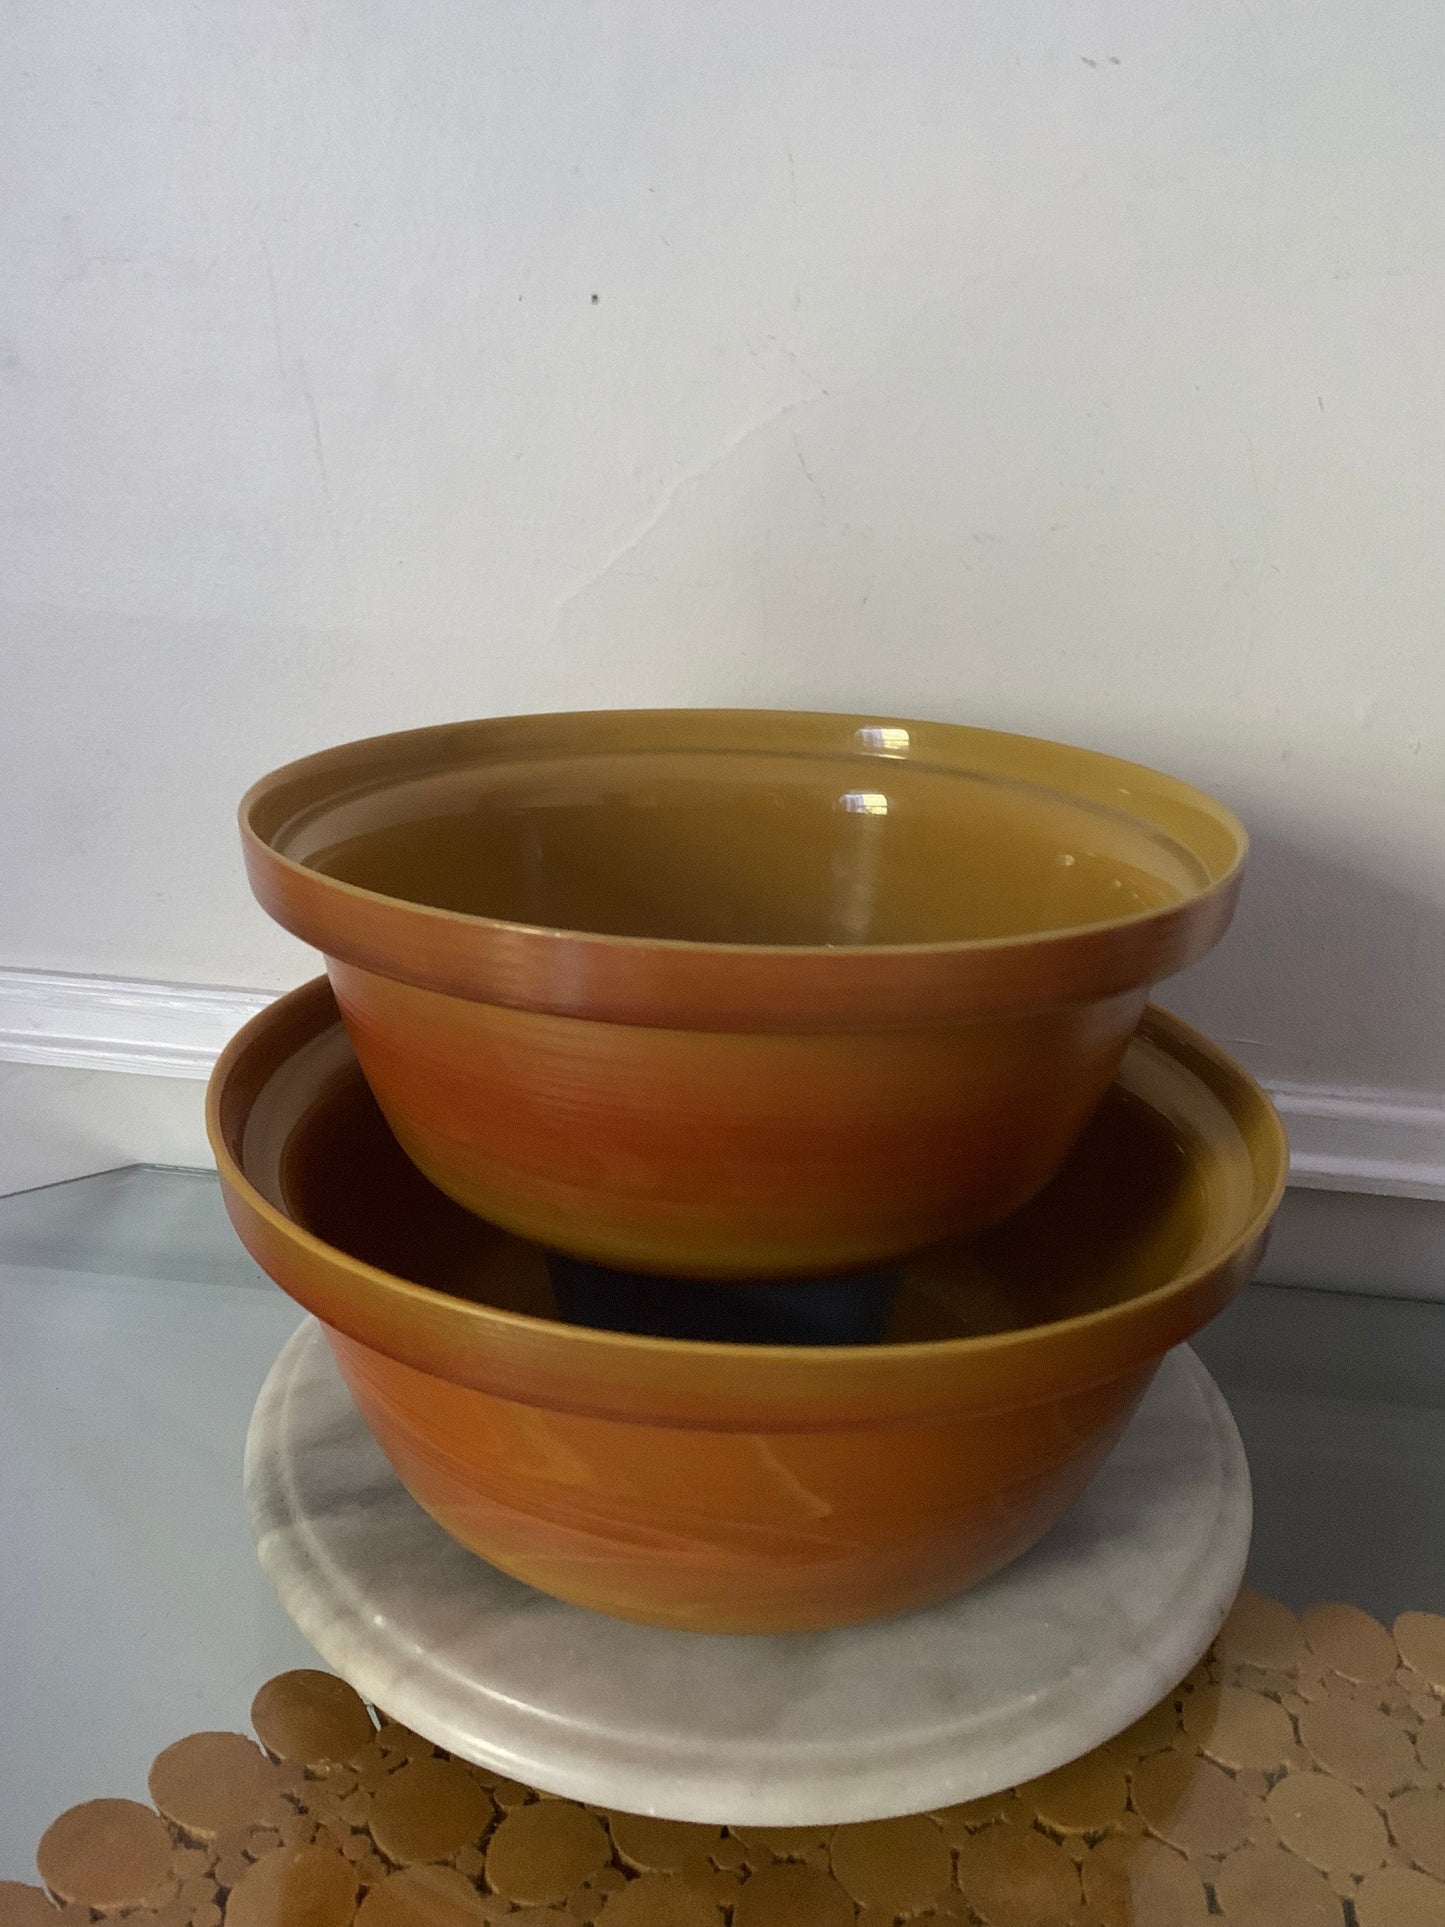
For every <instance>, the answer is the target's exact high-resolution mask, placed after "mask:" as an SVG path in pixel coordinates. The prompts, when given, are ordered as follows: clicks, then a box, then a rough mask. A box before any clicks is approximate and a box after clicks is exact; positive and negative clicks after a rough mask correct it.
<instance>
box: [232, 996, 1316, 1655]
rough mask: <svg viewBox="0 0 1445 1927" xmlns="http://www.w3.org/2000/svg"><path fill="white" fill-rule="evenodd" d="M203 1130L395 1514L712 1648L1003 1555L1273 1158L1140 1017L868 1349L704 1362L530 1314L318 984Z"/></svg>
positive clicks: (721, 1350) (1180, 1316)
mask: <svg viewBox="0 0 1445 1927" xmlns="http://www.w3.org/2000/svg"><path fill="white" fill-rule="evenodd" d="M208 1123H209V1128H210V1132H211V1142H212V1144H213V1146H214V1148H215V1152H216V1159H217V1162H218V1164H219V1166H220V1171H221V1180H222V1184H223V1187H224V1191H225V1198H226V1205H227V1209H228V1210H229V1211H230V1214H231V1218H232V1221H233V1223H234V1224H235V1226H236V1229H237V1231H238V1232H239V1233H240V1235H241V1238H242V1240H243V1241H244V1243H245V1245H246V1246H247V1249H248V1250H249V1251H250V1252H251V1254H252V1255H253V1257H255V1258H256V1260H257V1261H258V1263H260V1264H261V1265H262V1266H263V1267H264V1268H265V1269H266V1270H267V1271H268V1272H269V1273H270V1274H271V1276H272V1277H273V1278H274V1279H275V1280H276V1282H277V1283H278V1284H279V1285H281V1286H282V1288H283V1289H284V1290H285V1291H287V1292H289V1293H290V1294H291V1296H292V1297H293V1298H295V1299H297V1300H298V1301H299V1302H300V1303H301V1304H303V1305H304V1306H306V1308H307V1309H308V1310H309V1311H312V1312H314V1313H315V1314H316V1316H317V1317H318V1318H319V1319H320V1320H321V1321H322V1323H323V1325H324V1326H325V1327H326V1332H327V1337H328V1339H329V1341H330V1343H331V1347H332V1350H333V1351H334V1353H335V1355H336V1359H337V1362H338V1364H339V1365H340V1367H341V1370H342V1373H343V1375H344V1376H345V1379H346V1382H347V1384H348V1386H349V1387H350V1389H351V1392H352V1395H353V1397H354V1398H355V1400H356V1403H357V1405H358V1407H359V1408H360V1411H361V1413H362V1415H363V1417H364V1418H365V1420H366V1422H367V1424H368V1425H369V1427H370V1428H371V1430H372V1432H373V1434H374V1435H375V1437H376V1438H377V1440H378V1442H379V1443H380V1445H381V1446H382V1449H383V1450H384V1451H385V1453H386V1455H387V1457H388V1458H389V1459H390V1461H391V1463H392V1465H393V1466H394V1467H395V1469H396V1471H397V1473H398V1475H399V1476H400V1478H401V1480H402V1482H403V1483H404V1484H405V1486H406V1487H407V1489H408V1490H409V1491H410V1492H411V1493H412V1495H413V1496H414V1497H415V1498H416V1499H417V1500H418V1502H419V1503H420V1504H421V1505H422V1506H424V1507H425V1508H426V1510H427V1511H428V1512H429V1513H431V1514H432V1516H433V1517H434V1518H435V1519H436V1520H438V1521H439V1523H440V1524H441V1525H442V1526H444V1527H445V1528H446V1530H447V1531H448V1532H450V1533H451V1534H452V1535H453V1537H454V1538H456V1539H458V1540H460V1541H461V1542H462V1544H464V1545H466V1546H469V1547H470V1548H472V1550H473V1551H475V1552H478V1553H480V1554H481V1555H482V1556H483V1557H484V1558H486V1559H488V1560H490V1561H492V1562H493V1564H495V1565H497V1566H499V1567H501V1568H502V1569H503V1570H504V1571H506V1572H509V1573H512V1574H514V1575H515V1576H516V1577H517V1578H519V1579H523V1580H525V1581H527V1582H528V1583H529V1584H531V1585H534V1586H537V1587H539V1588H540V1589H541V1590H542V1591H544V1592H549V1593H553V1594H555V1595H556V1596H557V1597H559V1598H562V1599H567V1600H571V1601H574V1602H575V1603H576V1604H578V1605H583V1606H591V1607H594V1608H597V1609H598V1610H600V1611H603V1612H608V1613H613V1614H617V1615H619V1616H621V1617H623V1618H627V1619H636V1620H641V1621H644V1622H646V1623H649V1624H653V1625H662V1626H675V1627H691V1628H694V1629H697V1630H702V1631H710V1632H787V1631H797V1630H805V1629H816V1628H821V1627H828V1626H840V1625H845V1624H848V1623H850V1622H853V1621H857V1620H864V1619H871V1618H876V1617H880V1616H882V1615H884V1614H888V1613H894V1612H900V1611H902V1610H904V1609H906V1608H910V1607H916V1606H923V1605H927V1604H929V1603H931V1602H933V1601H935V1600H938V1599H941V1598H945V1597H947V1596H948V1595H949V1594H952V1593H955V1592H959V1591H962V1590H963V1589H964V1588H966V1587H968V1586H971V1585H974V1584H975V1583H976V1582H977V1581H979V1580H981V1579H983V1578H985V1577H986V1576H987V1575H988V1574H989V1573H991V1572H994V1571H996V1570H997V1569H998V1568H1000V1567H1001V1566H1004V1565H1006V1564H1007V1563H1008V1562H1009V1561H1010V1560H1012V1559H1015V1558H1017V1557H1018V1556H1019V1554H1021V1553H1023V1552H1025V1551H1026V1550H1027V1549H1028V1548H1029V1547H1030V1546H1031V1545H1033V1544H1034V1542H1035V1541H1036V1540H1038V1539H1039V1538H1040V1537H1042V1535H1043V1534H1044V1533H1045V1532H1046V1531H1047V1530H1048V1528H1049V1527H1050V1526H1051V1525H1053V1524H1054V1523H1055V1521H1056V1520H1058V1519H1059V1518H1061V1517H1062V1516H1063V1514H1064V1513H1065V1512H1066V1511H1067V1510H1068V1508H1069V1507H1070V1506H1071V1505H1072V1504H1073V1502H1074V1500H1075V1499H1076V1498H1077V1497H1078V1496H1079V1494H1080V1493H1081V1492H1082V1490H1083V1488H1084V1486H1085V1485H1086V1484H1087V1482H1088V1480H1089V1479H1090V1477H1091V1476H1092V1475H1093V1473H1094V1471H1095V1470H1096V1469H1097V1468H1098V1466H1099V1465H1100V1464H1101V1462H1102V1461H1103V1459H1104V1457H1105V1455H1106V1454H1107V1452H1108V1451H1109V1449H1110V1447H1111V1446H1112V1445H1113V1444H1114V1442H1115V1440H1116V1439H1117V1438H1118V1437H1119V1435H1120V1433H1121V1432H1122V1431H1123V1429H1124V1427H1125V1425H1126V1424H1127V1423H1128V1420H1129V1418H1130V1416H1131V1414H1132V1413H1133V1411H1134V1408H1135V1406H1136V1405H1137V1404H1138V1402H1139V1400H1140V1398H1141V1397H1142V1396H1143V1394H1144V1391H1145V1389H1146V1388H1147V1386H1148V1384H1149V1381H1150V1380H1151V1378H1152V1377H1153V1375H1154V1371H1155V1369H1156V1367H1157V1365H1158V1363H1159V1360H1160V1358H1161V1357H1162V1356H1163V1355H1164V1353H1165V1352H1166V1351H1167V1350H1168V1349H1169V1348H1170V1347H1171V1346H1172V1345H1175V1344H1177V1343H1178V1342H1179V1341H1180V1340H1181V1339H1185V1338H1187V1337H1188V1336H1189V1335H1190V1334H1191V1333H1192V1332H1194V1331H1196V1330H1198V1328H1199V1327H1200V1326H1201V1325H1202V1324H1204V1323H1205V1321H1206V1320H1207V1319H1209V1318H1210V1317H1212V1316H1213V1315H1214V1313H1215V1312H1217V1311H1218V1310H1219V1309H1220V1308H1221V1307H1222V1306H1223V1305H1224V1304H1226V1303H1227V1302H1228V1301H1229V1299H1231V1298H1232V1297H1233V1296H1234V1294H1235V1293H1236V1292H1237V1291H1238V1290H1239V1289H1240V1287H1241V1286H1242V1285H1243V1284H1244V1283H1245V1281H1246V1279H1247V1278H1248V1277H1249V1275H1250V1272H1251V1270H1252V1269H1253V1267H1254V1265H1255V1263H1256V1262H1257V1260H1258V1258H1259V1255H1260V1252H1261V1250H1262V1248H1263V1244H1264V1239H1265V1234H1266V1230H1267V1227H1268V1225H1269V1221H1270V1218H1271V1216H1272V1214H1273V1212H1274V1209H1275V1206H1276V1204H1277V1203H1278V1200H1279V1196H1280V1191H1281V1188H1282V1186H1283V1183H1284V1178H1285V1169H1286V1145H1285V1139H1284V1133H1283V1131H1282V1129H1281V1126H1280V1123H1279V1120H1278V1118H1277V1117H1276V1116H1275V1113H1274V1111H1273V1109H1272V1107H1271V1105H1270V1103H1269V1100H1268V1098H1266V1097H1265V1095H1264V1094H1263V1092H1262V1091H1260V1089H1259V1088H1258V1086H1257V1085H1255V1084H1254V1083H1253V1082H1252V1081H1251V1080H1250V1079H1249V1078H1248V1077H1247V1076H1246V1075H1245V1073H1244V1072H1243V1071H1242V1070H1240V1069H1239V1068H1238V1066H1237V1065H1235V1064H1233V1063H1231V1062H1230V1060H1229V1059H1228V1058H1227V1057H1225V1056H1224V1055H1223V1054H1222V1053H1221V1052H1219V1051H1217V1050H1215V1049H1214V1048H1213V1047H1212V1046H1211V1045H1210V1044H1208V1043H1207V1042H1206V1041H1205V1040H1204V1039H1203V1038H1201V1037H1199V1036H1198V1035H1197V1034H1196V1033H1194V1032H1193V1031H1191V1030H1189V1029H1188V1028H1187V1027H1186V1026H1185V1025H1183V1024H1181V1023H1179V1022H1178V1021H1177V1020H1176V1019H1174V1018H1172V1017H1167V1016H1165V1015H1163V1014H1162V1013H1160V1012H1153V1013H1151V1014H1150V1015H1149V1016H1148V1017H1147V1018H1146V1019H1145V1022H1144V1024H1143V1026H1142V1028H1141V1030H1140V1031H1139V1033H1138V1035H1137V1036H1136V1038H1135V1039H1134V1041H1133V1043H1132V1044H1131V1045H1130V1047H1129V1050H1128V1052H1127V1054H1126V1056H1125V1059H1124V1063H1123V1066H1122V1070H1121V1073H1120V1077H1119V1079H1118V1081H1117V1083H1116V1084H1115V1085H1114V1087H1113V1088H1112V1090H1111V1091H1110V1092H1109V1094H1108V1096H1107V1097H1106V1098H1105V1100H1104V1102H1103V1104H1102V1105H1101V1106H1100V1108H1099V1110H1098V1112H1097V1114H1096V1115H1095V1117H1094V1119H1093V1121H1092V1122H1091V1123H1090V1125H1089V1126H1088V1128H1087V1130H1086V1131H1085V1133H1084V1135H1083V1138H1082V1139H1081V1141H1080V1143H1079V1145H1078V1147H1077V1148H1076V1150H1075V1151H1074V1153H1073V1155H1072V1157H1071V1158H1070V1159H1069V1160H1068V1162H1067V1163H1066V1165H1065V1166H1064V1168H1063V1170H1062V1171H1061V1172H1060V1173H1059V1175H1058V1177H1057V1178H1056V1179H1055V1180H1054V1182H1053V1184H1052V1185H1051V1186H1050V1187H1049V1188H1048V1190H1047V1191H1046V1192H1045V1193H1043V1194H1042V1195H1041V1196H1040V1197H1039V1198H1037V1199H1036V1200H1035V1201H1034V1202H1033V1203H1032V1204H1030V1205H1029V1206H1027V1207H1026V1208H1025V1209H1024V1210H1023V1211H1022V1212H1020V1213H1019V1214H1018V1215H1017V1216H1016V1217H1014V1218H1012V1219H1010V1220H1009V1221H1008V1222H1007V1223H1006V1224H1004V1225H1001V1226H998V1227H996V1228H995V1229H994V1230H993V1231H991V1232H989V1233H987V1234H985V1235H984V1236H983V1237H982V1238H980V1239H978V1240H977V1241H976V1242H974V1243H973V1244H971V1245H968V1246H964V1245H958V1244H955V1245H952V1246H946V1247H942V1248H940V1249H938V1250H936V1251H933V1252H930V1253H928V1254H926V1255H925V1256H923V1257H920V1258H917V1259H916V1260H914V1261H913V1262H911V1263H910V1264H908V1265H907V1266H905V1267H904V1268H903V1277H902V1283H901V1286H900V1289H899V1291H898V1295H897V1298H896V1301H895V1304H894V1308H893V1314H892V1322H891V1325H890V1326H889V1328H888V1330H887V1331H886V1333H885V1338H884V1341H883V1342H881V1343H878V1344H873V1345H813V1346H786V1345H746V1344H716V1343H708V1342H702V1341H697V1340H680V1339H659V1338H648V1337H635V1336H630V1335H627V1334H625V1333H620V1332H616V1331H602V1330H595V1329H591V1328H589V1327H585V1326H580V1325H573V1324H566V1323H563V1322H560V1321H559V1320H558V1319H557V1317H556V1316H555V1311H556V1306H555V1301H554V1299H553V1297H552V1291H551V1286H550V1283H549V1280H548V1269H547V1262H546V1255H545V1253H543V1252H542V1251H541V1250H540V1249H539V1248H538V1247H536V1246H535V1245H530V1244H527V1243H524V1242H523V1241H521V1240H520V1239H517V1238H515V1237H512V1236H510V1235H509V1234H507V1233H506V1232H503V1231H500V1230H498V1229H496V1228H495V1227H493V1226H490V1225H487V1224H485V1223H483V1222H482V1221H481V1220H480V1219H478V1218H475V1217H473V1216H472V1215H471V1214H470V1213H469V1212H467V1211H465V1210H463V1209H461V1208H460V1207H459V1206H457V1205H456V1204H454V1203H453V1202H452V1201H451V1200H450V1199H448V1198H446V1197H445V1196H444V1195H443V1194H442V1193H441V1192H440V1191H438V1190H436V1189H435V1188H434V1187H433V1186H432V1185H430V1184H429V1183H428V1182H427V1180H426V1179H425V1178H424V1177H422V1175H421V1174H420V1173H419V1172H418V1171H417V1170H416V1169H415V1167H414V1166H413V1165H412V1164H411V1163H410V1162H409V1161H408V1159H407V1158H406V1157H405V1155H404V1154H403V1153H402V1151H401V1149H400V1148H399V1146H398V1145H397V1143H396V1141H395V1139H394V1138H393V1137H392V1135H391V1133H390V1131H389V1130H388V1129H387V1126H386V1124H385V1121H384V1120H383V1118H382V1116H381V1114H380V1112H379V1111H378V1109H377V1106H376V1104H375V1102H374V1100H373V1098H372V1096H371V1093H370V1091H369V1090H368V1088H367V1085H366V1082H365V1080H364V1079H363V1077H362V1075H361V1072H360V1070H359V1069H358V1066H357V1063H356V1059H355V1057H354V1056H353V1054H352V1051H351V1047H350V1044H349V1043H348V1041H347V1037H346V1033H345V1031H344V1029H343V1028H342V1026H341V1024H340V1022H339V1021H338V1018H337V1013H336V1006H335V1002H334V1000H333V998H332V994H331V991H330V989H329V987H328V985H327V983H326V981H325V980H324V979H320V980H318V981H317V982H316V983H314V984H311V985H308V986H307V987H306V988H305V989H303V990H299V991H295V992H293V993H292V994H291V995H290V996H288V997H284V998H282V999H281V1001H280V1002H279V1003H277V1004H275V1005H273V1006H272V1007H271V1009H269V1010H268V1011H266V1012H264V1013H263V1014H262V1015H261V1016H260V1017H258V1018H256V1019H255V1020H254V1021H253V1022H252V1023H250V1024H248V1025H247V1027H246V1028H245V1029H244V1030H243V1031H242V1032H241V1033H240V1035H239V1036H238V1037H237V1038H236V1039H235V1041H234V1042H233V1043H232V1044H231V1045H230V1046H229V1048H228V1049H227V1050H226V1052H225V1053H224V1055H223V1056H222V1058H221V1060H220V1062H219V1064H218V1065H217V1067H216V1071H215V1075H214V1077H213V1078H212V1082H211V1089H210V1096H209V1105H208ZM678 1289H679V1290H686V1289H687V1287H685V1286H679V1287H678Z"/></svg>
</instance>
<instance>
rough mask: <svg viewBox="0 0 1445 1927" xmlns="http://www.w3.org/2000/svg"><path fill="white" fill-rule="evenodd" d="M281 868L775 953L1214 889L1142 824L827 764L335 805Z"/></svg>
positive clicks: (1011, 787) (302, 822)
mask: <svg viewBox="0 0 1445 1927" xmlns="http://www.w3.org/2000/svg"><path fill="white" fill-rule="evenodd" d="M276 847H277V848H278V849H279V850H280V851H281V853H282V854H284V855H286V856H289V857H291V858H292V859H293V860H295V861H297V862H301V863H304V864H305V865H307V866H308V867H309V868H311V869H314V870H317V871H321V872H323V873H324V874H326V875H328V876H332V877H335V878H337V879H339V880H340V881H342V882H345V883H350V884H354V885H357V886H359V887H361V888H363V889H366V890H370V891H374V892H376V893H378V894H380V895H383V896H388V897H393V898H400V899H403V900H405V901H408V902H413V903H417V904H424V905H428V906H431V907H433V908H436V909H441V910H448V911H454V912H461V913H463V914H466V915H471V916H479V917H488V918H494V919H501V920H504V921H506V922H510V923H520V924H528V925H540V926H543V927H547V928H553V929H562V930H570V931H578V932H584V931H585V932H590V933H598V934H605V935H611V936H620V937H633V938H653V939H656V938H665V939H673V940H686V941H692V942H703V943H732V944H770V945H806V946H816V945H849V944H918V943H953V942H971V941H977V940H980V939H988V938H1000V937H1018V936H1028V935H1033V934H1037V933H1041V932H1045V931H1054V930H1064V929H1069V928H1077V927H1079V926H1081V925H1088V924H1097V923H1105V922H1112V921H1114V920H1116V919H1123V918H1129V917H1133V916H1139V915H1143V914H1147V913H1149V912H1151V911H1157V910H1160V909H1162V908H1166V907H1168V906H1169V905H1171V904H1174V903H1177V902H1180V901H1183V900H1184V899H1185V898H1188V897H1190V896H1193V895H1195V894H1197V893H1198V892H1199V891H1200V890H1201V889H1202V888H1204V887H1206V886H1207V885H1208V883H1209V882H1210V881H1211V877H1210V875H1209V872H1208V870H1207V869H1206V866H1205V865H1204V863H1203V862H1201V860H1200V858H1199V857H1198V856H1197V855H1196V854H1195V853H1193V852H1192V851H1190V850H1189V849H1188V848H1187V847H1185V845H1184V844H1182V843H1180V842H1177V841H1175V840H1174V839H1173V838H1172V837H1171V836H1169V835H1168V834H1166V833H1165V832H1164V831H1163V830H1162V829H1159V828H1156V827H1153V826H1151V825H1150V824H1148V823H1145V822H1142V821H1140V820H1138V819H1135V818H1133V817H1131V816H1130V815H1129V814H1128V813H1127V812H1126V811H1125V810H1123V809H1114V808H1110V807H1106V806H1104V805H1102V804H1100V803H1098V802H1091V801H1088V800H1081V799H1080V798H1078V797H1075V796H1071V795H1070V794H1068V793H1067V792H1066V791H1065V790H1063V789H1059V788H1051V787H1048V786H1046V785H1043V784H1039V783H1035V782H1029V781H1023V780H1010V779H1004V778H1001V777H999V776H998V775H995V774H989V773H986V772H978V771H970V770H967V769H962V768H953V767H948V766H947V765H946V764H943V763H931V762H929V761H927V760H918V759H910V760H906V761H905V760H890V759H889V758H888V757H886V756H880V755H878V754H863V753H861V752H860V753H858V754H856V755H848V754H841V753H822V752H819V751H816V750H810V751H808V752H803V751H799V752H796V753H790V752H788V751H785V750H776V751H759V750H754V749H731V750H730V749H727V748H710V749H696V750H689V749H683V748H677V749H667V750H658V749H637V750H627V749H618V750H613V751H611V752H608V753H587V754H566V753H556V754H551V755H546V756H536V755H534V756H531V757H530V758H529V757H527V756H516V757H509V758H506V759H498V760H492V761H486V760H482V761H477V762H474V763H470V764H465V765H463V766H460V767H458V766H451V767H444V768H441V769H427V768H425V767H419V768H416V769H414V770H411V771H407V772H403V773H400V774H397V775H396V776H395V777H394V778H393V780H390V781H388V782H386V783H383V784H380V785H377V786H372V787H370V788H366V789H363V790H361V791H360V792H359V793H358V791H357V790H356V789H354V788H353V789H350V790H348V791H345V792H343V793H341V794H339V795H337V796H334V797H331V798H323V799H322V800H321V801H320V802H318V803H317V804H316V805H315V807H313V808H311V809H309V810H307V811H305V812H304V813H303V814H302V815H301V816H300V817H298V818H296V819H293V821H292V822H291V823H289V824H288V825H287V826H286V829H285V832H284V835H282V836H280V837H278V838H277V839H276Z"/></svg>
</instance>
